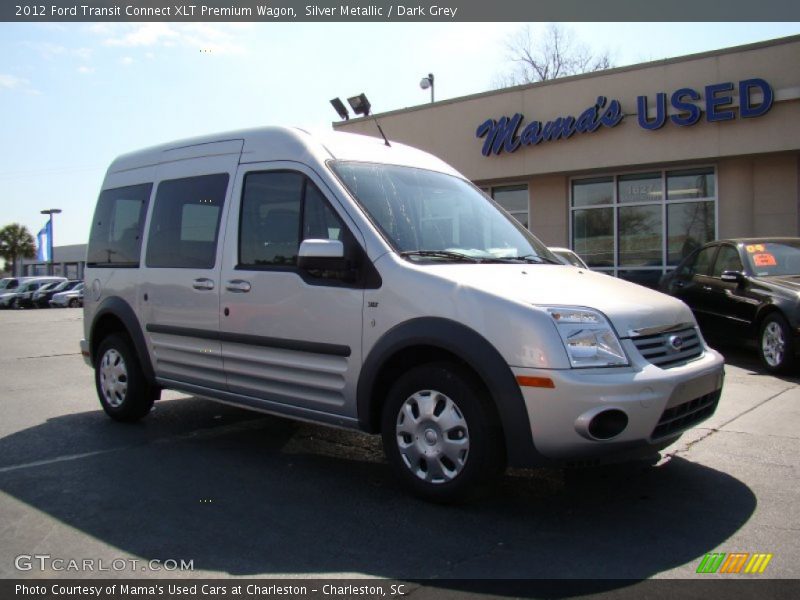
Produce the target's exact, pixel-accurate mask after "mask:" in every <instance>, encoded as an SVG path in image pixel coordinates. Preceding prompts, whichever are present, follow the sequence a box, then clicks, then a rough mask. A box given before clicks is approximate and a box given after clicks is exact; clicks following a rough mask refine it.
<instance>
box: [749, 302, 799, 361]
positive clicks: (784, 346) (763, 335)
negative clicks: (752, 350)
mask: <svg viewBox="0 0 800 600" xmlns="http://www.w3.org/2000/svg"><path fill="white" fill-rule="evenodd" d="M758 350H759V355H760V357H761V362H762V364H763V365H764V367H766V369H767V370H768V371H770V372H771V373H788V372H789V371H791V370H792V369H793V368H794V366H795V362H796V361H795V354H794V337H793V336H792V330H791V328H790V327H789V323H787V322H786V319H785V318H784V317H783V315H781V314H778V313H773V314H771V315H769V316H768V317H767V318H766V319H764V322H763V323H762V324H761V328H760V330H759V336H758Z"/></svg>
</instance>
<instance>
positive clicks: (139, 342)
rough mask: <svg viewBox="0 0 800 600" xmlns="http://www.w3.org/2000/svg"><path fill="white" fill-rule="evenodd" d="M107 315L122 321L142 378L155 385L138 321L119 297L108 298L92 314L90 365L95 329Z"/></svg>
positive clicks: (153, 373) (128, 306)
mask: <svg viewBox="0 0 800 600" xmlns="http://www.w3.org/2000/svg"><path fill="white" fill-rule="evenodd" d="M109 314H110V315H113V316H115V317H116V318H117V319H119V320H120V321H122V324H123V325H124V326H125V329H126V330H127V332H128V335H129V336H130V338H131V341H133V346H134V349H135V350H136V355H137V356H138V358H139V362H140V363H141V365H142V372H143V373H144V376H145V377H146V378H147V380H148V381H149V382H150V383H152V384H155V383H156V376H155V371H154V370H153V363H151V362H150V354H149V353H148V351H147V342H146V341H145V339H144V333H143V332H142V326H141V325H140V324H139V319H138V318H136V313H135V312H134V310H133V308H132V307H131V305H130V304H128V303H127V302H126V301H125V300H123V299H122V298H120V297H119V296H109V297H108V298H106V299H105V300H103V301H102V302H101V303H100V305H99V306H98V307H97V310H96V311H95V313H94V319H92V327H91V330H90V331H91V333H90V334H89V348H90V349H91V352H92V356H91V359H92V364H94V359H95V357H94V348H95V339H94V336H95V329H96V327H97V324H98V323H99V322H100V320H101V319H102V318H103V317H104V316H106V315H109Z"/></svg>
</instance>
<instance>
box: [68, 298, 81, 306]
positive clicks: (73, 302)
mask: <svg viewBox="0 0 800 600" xmlns="http://www.w3.org/2000/svg"><path fill="white" fill-rule="evenodd" d="M79 305H80V301H79V300H78V299H77V298H70V299H69V307H70V308H78V306H79Z"/></svg>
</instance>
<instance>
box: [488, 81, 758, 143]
mask: <svg viewBox="0 0 800 600" xmlns="http://www.w3.org/2000/svg"><path fill="white" fill-rule="evenodd" d="M735 88H738V89H737V91H738V96H739V107H738V108H739V111H738V112H739V118H740V119H747V118H752V117H760V116H761V115H764V114H766V113H767V112H768V111H769V109H770V108H772V102H773V99H774V93H773V91H772V87H770V85H769V84H768V83H767V82H766V81H764V80H763V79H758V78H756V79H745V80H743V81H740V82H739V83H738V85H737V86H734V84H733V83H731V82H727V83H715V84H712V85H707V86H705V88H704V89H703V92H704V95H701V94H700V92H698V91H697V90H695V89H693V88H688V87H685V88H680V89H678V90H675V91H674V92H673V93H672V94H670V95H669V96H667V94H666V93H663V92H659V93H658V94H656V98H655V103H654V105H651V104H650V99H649V98H648V97H647V96H638V97H637V98H636V116H637V121H638V123H639V127H641V128H642V129H649V130H657V129H661V128H662V127H663V126H664V125H665V124H666V123H667V121H668V120H669V121H671V122H672V123H673V124H675V125H678V126H680V127H686V126H689V125H694V124H695V123H697V122H698V121H700V119H701V118H702V117H703V115H704V114H705V119H706V121H708V122H709V123H714V122H718V121H730V120H733V119H735V118H736V111H734V110H733V109H734V105H733V100H734V89H735ZM755 93H760V94H761V98H760V102H755V99H754V98H755V95H754V94H755ZM703 97H704V98H705V100H704V101H702V100H703ZM668 104H669V106H670V107H672V109H673V110H672V113H673V114H670V115H667V108H668V106H667V105H668ZM651 108H652V114H650V113H651V111H650V109H651ZM626 116H628V115H626V114H625V113H623V112H622V104H621V103H620V101H619V100H611V101H609V100H608V99H607V98H606V97H605V96H599V97H598V98H597V100H596V101H595V103H594V104H593V105H592V106H589V107H587V108H586V109H585V110H584V111H583V112H581V113H580V114H578V115H567V116H562V117H557V118H555V119H553V120H551V121H547V122H542V121H530V122H529V123H528V124H527V125H525V126H524V127H523V126H522V122H523V120H524V119H525V117H524V116H523V115H522V114H520V113H516V114H515V115H514V116H513V117H508V116H504V117H500V118H499V119H497V120H495V119H486V120H485V121H484V122H483V123H481V124H480V125H479V126H478V129H477V131H476V132H475V135H476V137H478V138H483V148H481V153H482V154H483V155H484V156H490V155H491V154H495V155H499V154H500V153H501V152H508V153H512V152H516V151H517V150H519V149H520V148H521V147H522V146H536V145H537V144H540V143H542V142H551V141H554V140H560V139H568V138H571V137H572V136H573V135H576V134H587V133H593V132H595V131H597V130H598V129H600V128H602V127H607V128H609V129H611V128H614V127H616V126H617V125H619V124H620V123H621V122H622V121H623V119H624V118H625V117H626Z"/></svg>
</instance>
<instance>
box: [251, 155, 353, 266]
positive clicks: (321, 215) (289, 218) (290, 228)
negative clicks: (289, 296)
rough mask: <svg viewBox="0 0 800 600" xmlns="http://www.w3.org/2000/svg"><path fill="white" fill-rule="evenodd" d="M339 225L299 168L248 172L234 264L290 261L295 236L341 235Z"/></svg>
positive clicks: (287, 263) (293, 255)
mask: <svg viewBox="0 0 800 600" xmlns="http://www.w3.org/2000/svg"><path fill="white" fill-rule="evenodd" d="M343 231H344V228H343V225H342V222H341V221H340V220H339V217H338V216H336V214H335V213H334V212H333V210H332V209H331V208H330V206H328V203H327V202H326V201H325V199H324V197H323V195H322V193H321V192H320V191H319V189H318V188H317V186H315V185H314V184H313V183H312V182H311V181H309V180H308V178H307V177H305V176H304V175H301V174H300V173H294V172H288V171H274V172H267V173H249V174H248V175H247V177H246V179H245V185H244V193H243V196H242V212H241V221H240V233H239V265H240V266H243V267H279V266H295V265H296V264H297V251H298V249H299V248H300V241H301V240H306V239H328V240H341V239H342V234H343Z"/></svg>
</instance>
